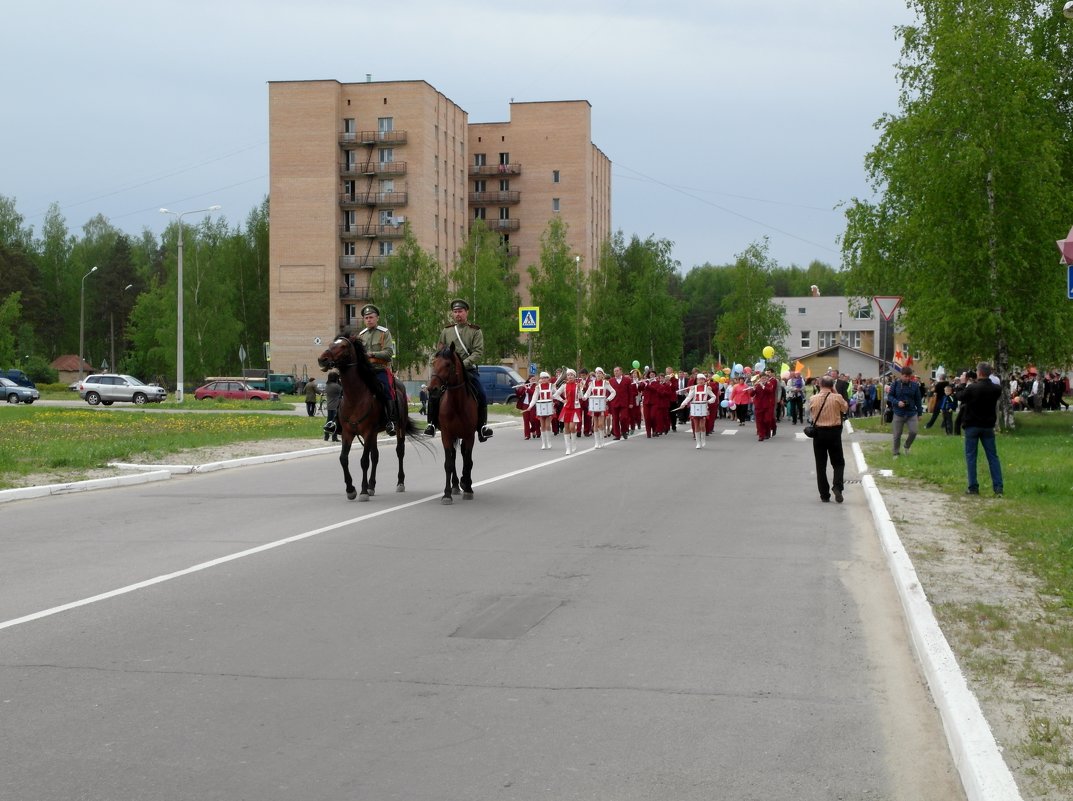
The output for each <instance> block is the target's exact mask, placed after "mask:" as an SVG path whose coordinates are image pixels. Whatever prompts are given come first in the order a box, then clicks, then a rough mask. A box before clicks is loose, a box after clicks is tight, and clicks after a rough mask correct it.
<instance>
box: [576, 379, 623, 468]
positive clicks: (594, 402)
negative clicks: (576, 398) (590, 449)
mask: <svg viewBox="0 0 1073 801" xmlns="http://www.w3.org/2000/svg"><path fill="white" fill-rule="evenodd" d="M592 375H593V378H592V381H591V382H590V383H589V387H588V389H586V390H585V391H584V392H583V393H582V398H584V399H585V400H587V401H588V402H589V412H590V413H591V414H592V432H593V438H594V439H595V440H596V447H597V448H602V447H603V446H604V416H605V415H606V414H607V409H608V405H609V404H610V403H611V401H613V400H614V399H615V394H616V393H615V388H614V387H612V386H611V382H610V381H608V380H607V379H606V378H605V377H604V368H602V367H597V368H596V369H595V370H594V371H593V374H592Z"/></svg>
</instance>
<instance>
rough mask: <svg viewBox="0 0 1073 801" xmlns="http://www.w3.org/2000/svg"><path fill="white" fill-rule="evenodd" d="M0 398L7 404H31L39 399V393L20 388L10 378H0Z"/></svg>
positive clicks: (27, 388) (34, 390)
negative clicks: (0, 393) (0, 392)
mask: <svg viewBox="0 0 1073 801" xmlns="http://www.w3.org/2000/svg"><path fill="white" fill-rule="evenodd" d="M0 391H2V392H3V394H2V395H0V397H2V398H3V399H4V400H6V401H7V402H8V403H33V402H34V401H35V400H37V399H38V398H40V397H41V393H40V392H38V391H37V390H36V389H30V387H21V386H19V385H18V384H16V383H15V382H14V381H12V380H11V379H10V378H4V377H2V376H0Z"/></svg>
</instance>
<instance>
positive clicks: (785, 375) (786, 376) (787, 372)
mask: <svg viewBox="0 0 1073 801" xmlns="http://www.w3.org/2000/svg"><path fill="white" fill-rule="evenodd" d="M780 375H781V377H782V380H783V381H785V380H786V379H788V378H789V377H790V371H789V370H783V371H782V373H781V374H780Z"/></svg>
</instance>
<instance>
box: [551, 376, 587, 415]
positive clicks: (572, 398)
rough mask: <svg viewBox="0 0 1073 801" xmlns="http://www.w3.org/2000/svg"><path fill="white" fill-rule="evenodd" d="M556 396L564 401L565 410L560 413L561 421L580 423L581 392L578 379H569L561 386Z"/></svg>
mask: <svg viewBox="0 0 1073 801" xmlns="http://www.w3.org/2000/svg"><path fill="white" fill-rule="evenodd" d="M555 397H557V398H559V399H560V400H562V402H563V410H562V411H561V412H560V413H559V422H560V423H580V422H581V393H580V392H579V391H578V383H577V382H576V381H567V382H566V383H565V384H563V385H562V386H561V387H559V391H558V392H556V393H555Z"/></svg>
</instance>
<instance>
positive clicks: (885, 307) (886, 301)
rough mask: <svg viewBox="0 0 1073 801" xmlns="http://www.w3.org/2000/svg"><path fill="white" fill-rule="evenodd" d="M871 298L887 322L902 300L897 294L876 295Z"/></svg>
mask: <svg viewBox="0 0 1073 801" xmlns="http://www.w3.org/2000/svg"><path fill="white" fill-rule="evenodd" d="M872 300H874V301H875V304H876V306H878V307H879V313H880V314H882V315H883V319H884V320H887V321H888V322H889V321H890V318H891V317H893V316H894V312H895V311H896V310H897V308H898V305H899V304H900V303H901V302H902V299H901V297H900V296H897V295H876V296H875V297H874V298H872Z"/></svg>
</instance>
